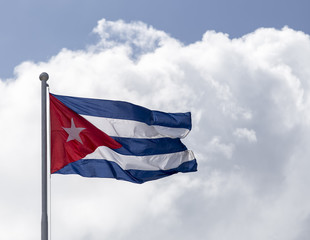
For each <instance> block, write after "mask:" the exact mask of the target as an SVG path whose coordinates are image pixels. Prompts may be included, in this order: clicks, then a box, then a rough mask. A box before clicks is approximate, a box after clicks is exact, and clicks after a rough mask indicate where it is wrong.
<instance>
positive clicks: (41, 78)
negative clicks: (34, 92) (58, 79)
mask: <svg viewBox="0 0 310 240" xmlns="http://www.w3.org/2000/svg"><path fill="white" fill-rule="evenodd" d="M39 78H40V80H41V81H47V80H48V78H49V76H48V74H47V73H46V72H43V73H41V74H40V76H39Z"/></svg>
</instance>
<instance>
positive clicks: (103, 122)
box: [81, 115, 190, 138]
mask: <svg viewBox="0 0 310 240" xmlns="http://www.w3.org/2000/svg"><path fill="white" fill-rule="evenodd" d="M81 116H82V117H84V118H85V119H86V120H87V121H89V122H91V123H92V124H93V125H94V126H96V127H97V128H99V129H100V130H101V131H103V132H105V133H106V134H107V135H109V136H111V137H125V138H163V137H170V138H184V137H186V135H187V134H188V133H189V132H190V130H188V129H186V128H170V127H163V126H157V125H151V126H150V125H147V124H145V123H142V122H138V121H133V120H124V119H114V118H104V117H94V116H88V115H81Z"/></svg>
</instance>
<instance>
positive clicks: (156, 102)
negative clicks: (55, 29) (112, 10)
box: [0, 19, 310, 240]
mask: <svg viewBox="0 0 310 240" xmlns="http://www.w3.org/2000/svg"><path fill="white" fill-rule="evenodd" d="M93 32H94V33H95V34H97V35H98V36H99V40H98V43H97V44H95V45H92V46H88V47H87V48H85V49H81V50H79V51H72V50H69V49H63V50H61V51H60V52H59V53H58V54H57V55H55V56H53V57H51V58H50V59H49V60H48V61H46V62H38V63H35V62H27V61H25V62H23V63H22V64H20V65H19V66H17V67H16V68H15V75H14V78H12V79H2V80H0V123H1V124H0V132H1V138H0V145H1V163H0V187H1V193H2V194H1V198H0V212H1V218H0V238H1V239H15V240H19V239H23V240H28V239H29V240H32V239H38V238H39V236H40V218H41V217H40V211H41V209H40V184H41V182H40V137H41V135H40V81H39V79H38V76H39V74H40V73H41V72H43V71H46V72H48V73H49V75H50V79H49V81H48V83H49V85H50V91H51V92H53V93H56V94H63V95H72V96H81V97H92V98H106V99H117V100H125V101H130V102H133V103H135V104H139V105H143V106H145V107H148V108H151V109H154V110H162V111H169V112H180V111H191V112H192V117H193V130H192V132H191V133H190V134H189V135H188V136H187V138H186V139H185V141H184V142H185V143H186V145H187V146H188V148H190V149H192V150H193V151H194V153H195V155H196V158H197V160H198V164H199V166H198V172H197V173H189V174H177V175H174V176H172V177H168V178H165V179H162V180H158V181H154V182H149V183H146V184H142V185H135V184H132V183H127V182H123V181H116V180H111V179H88V178H82V177H79V176H62V175H53V176H52V177H51V203H52V204H51V220H52V226H51V234H52V239H57V240H62V239H80V240H99V239H100V240H102V239H115V240H120V239H135V240H137V239H138V240H139V239H150V240H153V239H167V240H170V239H171V240H172V239H184V240H185V239H208V240H226V239H232V240H233V239H236V240H237V239H238V240H248V239H253V240H261V239H281V240H292V239H296V240H299V239H300V240H303V239H305V236H307V235H308V233H309V230H308V229H309V219H310V201H309V200H310V194H309V191H308V190H307V186H308V183H309V182H310V176H309V174H308V173H307V169H309V168H310V162H309V161H308V159H309V156H310V152H309V147H308V143H309V142H310V141H309V140H310V137H309V136H310V124H309V121H310V114H309V109H310V82H309V79H310V68H309V65H310V38H309V36H308V35H306V34H305V33H303V32H300V31H295V30H293V29H290V28H288V27H284V28H283V29H281V30H277V29H273V28H261V29H257V30H256V31H255V32H252V33H250V34H248V35H245V36H243V37H241V38H236V39H230V38H229V36H228V35H226V34H224V33H217V32H214V31H207V32H206V33H205V34H204V35H203V37H202V39H201V40H197V42H195V43H192V44H190V45H184V44H183V43H182V42H180V41H178V40H177V39H174V38H172V37H170V36H169V34H167V33H165V32H162V31H159V30H157V29H154V28H153V27H150V26H147V25H146V24H144V23H142V22H131V23H126V22H124V21H121V20H119V21H108V20H105V19H102V20H100V21H99V22H98V24H97V26H96V27H95V28H94V30H93Z"/></svg>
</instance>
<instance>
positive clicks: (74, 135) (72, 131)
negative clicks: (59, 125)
mask: <svg viewBox="0 0 310 240" xmlns="http://www.w3.org/2000/svg"><path fill="white" fill-rule="evenodd" d="M63 129H64V130H65V131H66V132H67V133H68V134H69V136H68V139H67V142H69V141H71V140H77V141H79V142H80V143H82V144H83V142H82V140H81V138H80V132H82V131H83V130H84V129H85V128H77V127H76V126H75V124H74V121H73V118H71V127H70V128H64V127H63Z"/></svg>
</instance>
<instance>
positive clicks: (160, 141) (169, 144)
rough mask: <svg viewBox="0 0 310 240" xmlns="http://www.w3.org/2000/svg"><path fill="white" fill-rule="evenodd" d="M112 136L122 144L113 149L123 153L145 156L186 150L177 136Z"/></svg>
mask: <svg viewBox="0 0 310 240" xmlns="http://www.w3.org/2000/svg"><path fill="white" fill-rule="evenodd" d="M113 138H114V139H115V140H116V141H117V142H119V143H120V144H121V145H122V146H123V147H121V148H119V149H114V151H115V152H117V153H120V154H123V155H134V156H146V155H157V154H166V153H175V152H182V151H185V150H187V148H186V146H185V145H184V144H183V143H182V142H181V141H180V139H179V138H155V139H140V138H121V137H113Z"/></svg>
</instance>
